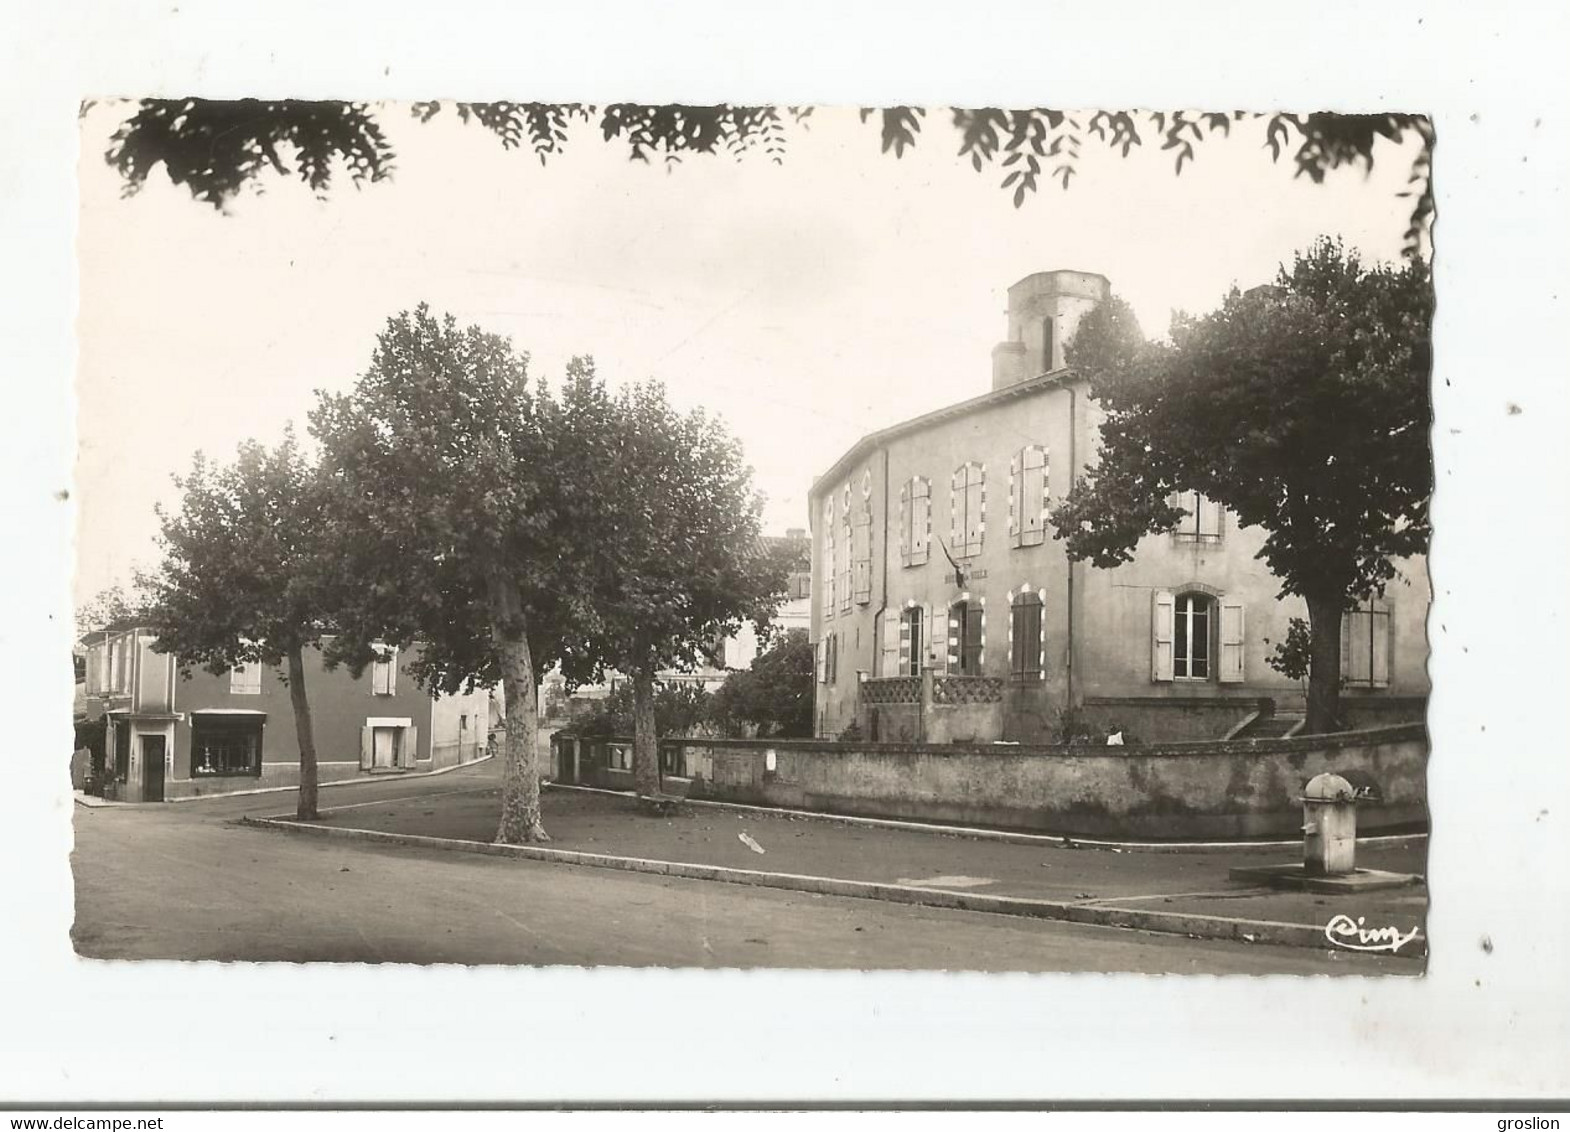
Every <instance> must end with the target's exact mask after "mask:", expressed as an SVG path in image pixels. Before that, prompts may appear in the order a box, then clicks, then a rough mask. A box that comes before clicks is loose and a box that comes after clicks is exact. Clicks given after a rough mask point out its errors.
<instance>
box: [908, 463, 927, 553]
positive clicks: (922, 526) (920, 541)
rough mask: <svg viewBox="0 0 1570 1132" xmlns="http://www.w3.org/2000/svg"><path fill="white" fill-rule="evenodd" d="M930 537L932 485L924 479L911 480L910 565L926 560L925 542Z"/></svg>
mask: <svg viewBox="0 0 1570 1132" xmlns="http://www.w3.org/2000/svg"><path fill="white" fill-rule="evenodd" d="M931 537H932V487H931V485H930V484H928V483H927V481H926V480H924V479H920V478H917V479H915V480H913V481H911V508H910V565H912V566H922V565H925V564H926V561H927V544H928V543H929V542H930V541H931Z"/></svg>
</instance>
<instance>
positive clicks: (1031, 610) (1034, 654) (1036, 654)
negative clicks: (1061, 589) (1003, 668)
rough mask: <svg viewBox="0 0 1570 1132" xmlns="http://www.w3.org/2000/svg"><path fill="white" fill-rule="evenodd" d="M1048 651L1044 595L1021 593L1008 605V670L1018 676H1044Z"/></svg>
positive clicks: (1019, 677)
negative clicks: (1042, 596)
mask: <svg viewBox="0 0 1570 1132" xmlns="http://www.w3.org/2000/svg"><path fill="white" fill-rule="evenodd" d="M1045 652H1046V637H1045V635H1044V634H1043V632H1042V623H1041V595H1040V594H1034V593H1022V594H1020V595H1019V596H1018V597H1016V598H1015V599H1014V602H1013V605H1012V606H1011V607H1010V609H1009V653H1010V660H1009V672H1010V673H1011V674H1012V675H1013V677H1014V678H1015V679H1016V680H1040V679H1042V678H1043V676H1044V673H1043V671H1042V661H1043V659H1044V654H1045Z"/></svg>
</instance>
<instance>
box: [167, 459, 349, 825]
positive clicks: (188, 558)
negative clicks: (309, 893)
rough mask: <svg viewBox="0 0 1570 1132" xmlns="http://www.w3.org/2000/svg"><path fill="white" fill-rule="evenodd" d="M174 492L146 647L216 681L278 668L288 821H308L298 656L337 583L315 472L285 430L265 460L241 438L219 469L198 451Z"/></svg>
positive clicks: (319, 625)
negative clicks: (290, 800) (235, 671)
mask: <svg viewBox="0 0 1570 1132" xmlns="http://www.w3.org/2000/svg"><path fill="white" fill-rule="evenodd" d="M175 483H176V484H177V485H178V486H179V488H180V490H181V492H182V493H183V497H182V499H181V503H180V510H179V512H178V513H177V514H170V513H167V512H165V511H164V510H163V509H162V508H161V507H160V508H159V510H158V517H159V522H160V524H161V527H162V534H161V537H160V542H161V545H162V547H163V551H164V557H163V561H162V562H161V563H160V565H159V566H158V567H157V569H156V571H155V572H154V573H153V574H151V575H150V576H149V577H148V578H147V580H146V581H147V585H148V588H149V590H150V599H151V605H150V608H149V610H148V614H147V623H148V626H149V627H150V628H151V629H152V630H153V631H154V632H155V633H156V634H157V637H158V643H157V645H156V648H157V649H158V651H160V652H165V653H172V654H174V656H175V658H176V660H177V661H178V663H179V664H180V666H181V669H182V671H183V672H185V673H187V674H188V673H189V671H190V668H191V666H193V665H197V664H200V665H203V666H205V667H206V668H207V670H208V671H210V672H212V673H214V674H215V675H221V674H223V673H225V672H228V671H229V670H230V669H232V668H234V667H236V666H238V665H241V664H265V665H268V666H269V667H273V668H278V667H280V666H283V667H286V669H287V671H286V674H285V681H286V683H287V684H288V687H289V702H290V706H291V707H292V708H293V710H294V726H295V733H296V735H297V736H298V740H299V746H300V794H299V802H298V805H297V807H296V813H297V814H298V816H299V817H301V818H302V819H314V818H315V817H316V816H317V770H316V743H315V740H314V738H313V737H312V731H311V704H310V699H309V697H308V695H307V690H306V683H305V663H304V650H305V649H307V648H313V647H319V646H320V645H321V643H322V636H323V633H324V630H325V626H326V624H327V622H326V620H325V617H326V615H327V614H328V613H329V611H330V610H331V608H332V604H333V596H332V595H333V593H334V590H335V589H336V586H337V582H336V578H337V575H336V573H335V571H334V569H333V564H332V562H331V559H330V547H329V544H328V541H327V530H328V524H327V521H326V512H325V507H324V496H323V492H322V485H321V481H320V479H319V477H318V474H317V470H316V468H315V467H314V466H313V465H311V464H310V462H309V461H307V459H306V458H305V456H304V454H303V453H302V452H301V451H300V447H299V445H298V444H297V443H296V441H295V437H294V433H293V431H292V430H291V431H289V432H288V433H287V434H286V435H285V438H284V441H283V443H282V444H280V445H279V446H278V447H277V448H275V449H272V450H271V451H269V450H268V449H267V448H265V447H264V446H262V445H260V444H257V443H256V442H254V441H247V442H246V443H245V444H242V445H241V446H240V449H239V454H238V458H237V459H236V461H235V463H233V464H231V465H228V466H223V467H216V466H213V465H211V464H209V463H208V462H207V461H206V459H205V458H204V457H203V456H202V455H201V454H200V453H198V454H197V457H196V460H195V462H194V465H193V467H192V469H191V472H190V473H189V474H188V475H186V476H183V477H181V476H176V477H175Z"/></svg>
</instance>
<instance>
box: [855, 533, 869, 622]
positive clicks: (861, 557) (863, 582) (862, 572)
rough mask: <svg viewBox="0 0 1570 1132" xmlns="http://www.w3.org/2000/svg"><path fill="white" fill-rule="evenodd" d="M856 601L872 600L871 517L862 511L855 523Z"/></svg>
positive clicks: (863, 602) (862, 602) (864, 603)
mask: <svg viewBox="0 0 1570 1132" xmlns="http://www.w3.org/2000/svg"><path fill="white" fill-rule="evenodd" d="M855 545H856V578H855V585H856V601H857V602H858V603H859V604H861V605H866V604H867V603H868V602H870V601H871V600H872V516H871V515H869V514H868V513H867V512H865V511H863V512H862V513H861V516H860V517H859V519H858V520H857V523H856V540H855Z"/></svg>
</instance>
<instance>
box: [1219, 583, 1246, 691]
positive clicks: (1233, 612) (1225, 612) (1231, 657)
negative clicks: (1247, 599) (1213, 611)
mask: <svg viewBox="0 0 1570 1132" xmlns="http://www.w3.org/2000/svg"><path fill="white" fill-rule="evenodd" d="M1216 604H1217V605H1219V606H1220V607H1221V674H1220V680H1221V683H1223V684H1241V683H1242V682H1243V676H1244V671H1243V668H1244V661H1243V657H1244V647H1243V642H1244V635H1243V606H1242V604H1241V603H1240V602H1228V601H1226V599H1224V598H1218V599H1217V601H1216Z"/></svg>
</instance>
